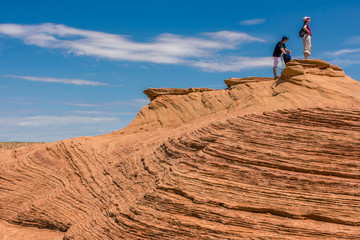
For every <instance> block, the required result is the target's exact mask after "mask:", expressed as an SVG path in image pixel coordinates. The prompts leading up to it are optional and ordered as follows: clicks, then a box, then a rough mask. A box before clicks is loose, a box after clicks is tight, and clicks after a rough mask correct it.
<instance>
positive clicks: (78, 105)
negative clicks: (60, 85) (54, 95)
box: [63, 103, 99, 107]
mask: <svg viewBox="0 0 360 240" xmlns="http://www.w3.org/2000/svg"><path fill="white" fill-rule="evenodd" d="M63 104H64V105H68V106H75V107H98V106H99V105H98V104H90V103H63Z"/></svg>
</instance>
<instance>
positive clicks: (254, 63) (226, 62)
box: [194, 57, 272, 72]
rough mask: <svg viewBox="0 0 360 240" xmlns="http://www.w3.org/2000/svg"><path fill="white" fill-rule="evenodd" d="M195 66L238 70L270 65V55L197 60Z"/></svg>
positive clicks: (215, 70)
mask: <svg viewBox="0 0 360 240" xmlns="http://www.w3.org/2000/svg"><path fill="white" fill-rule="evenodd" d="M194 65H195V66H197V67H199V68H201V69H203V70H205V71H209V72H229V71H231V72H238V71H241V70H244V69H248V68H260V67H271V66H272V62H271V57H258V58H255V57H228V58H225V59H223V60H221V59H220V60H217V61H198V62H195V63H194Z"/></svg>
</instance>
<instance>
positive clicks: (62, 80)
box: [3, 74, 108, 86]
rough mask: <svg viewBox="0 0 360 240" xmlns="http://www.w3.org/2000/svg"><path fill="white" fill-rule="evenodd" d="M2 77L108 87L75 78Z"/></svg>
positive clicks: (103, 84)
mask: <svg viewBox="0 0 360 240" xmlns="http://www.w3.org/2000/svg"><path fill="white" fill-rule="evenodd" d="M3 77H7V78H17V79H23V80H26V81H33V82H51V83H65V84H74V85H79V86H81V85H89V86H108V84H106V83H102V82H94V81H89V80H83V79H76V78H50V77H33V76H17V75H10V74H7V75H3Z"/></svg>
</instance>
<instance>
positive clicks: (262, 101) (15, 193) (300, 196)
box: [0, 60, 360, 240]
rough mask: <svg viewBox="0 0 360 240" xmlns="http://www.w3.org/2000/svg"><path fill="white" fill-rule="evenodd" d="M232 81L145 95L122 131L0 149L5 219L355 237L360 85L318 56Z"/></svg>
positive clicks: (208, 234)
mask: <svg viewBox="0 0 360 240" xmlns="http://www.w3.org/2000/svg"><path fill="white" fill-rule="evenodd" d="M226 83H227V85H228V87H229V88H228V89H224V90H213V91H201V90H199V91H197V90H196V91H191V92H190V91H188V92H186V91H187V90H180V91H179V90H175V91H174V89H173V90H166V89H160V90H151V92H150V90H149V91H147V93H148V96H149V97H150V98H152V99H151V100H152V101H151V102H150V104H149V105H148V106H145V107H144V108H143V109H142V110H141V111H140V112H139V114H138V115H137V117H136V118H135V119H134V121H133V122H132V123H131V124H130V125H129V126H127V127H126V128H125V129H122V130H119V131H116V132H113V133H110V134H107V135H102V136H97V137H80V138H74V139H67V140H63V141H60V142H54V143H48V144H44V145H34V146H28V147H22V148H19V149H15V150H3V151H1V152H0V219H1V220H3V221H6V224H5V225H6V226H8V225H9V224H11V227H12V228H13V227H14V226H16V225H17V226H21V229H20V228H19V230H17V231H20V232H26V231H27V230H26V229H28V228H29V229H31V231H33V230H34V227H36V228H39V229H43V230H41V231H44V229H45V230H47V231H48V230H49V229H50V230H52V232H54V231H55V232H57V233H59V234H63V235H64V239H67V240H70V239H87V240H89V239H99V240H100V239H101V240H106V239H358V238H359V236H360V83H359V82H357V81H355V80H353V79H351V78H350V77H348V76H346V75H345V74H344V72H343V71H342V70H341V69H340V68H338V67H336V66H332V65H330V64H328V63H326V62H324V61H320V60H307V61H305V60H293V61H291V62H290V63H288V65H287V67H286V68H285V69H284V70H283V72H282V76H281V78H280V79H278V80H277V81H270V80H269V79H267V78H248V79H228V80H226ZM237 83H238V84H237ZM2 226H4V224H3V225H1V222H0V231H1V229H5V230H4V235H6V234H8V235H9V233H8V232H6V229H8V228H9V227H7V228H6V226H5V227H2ZM30 227H31V228H30ZM29 231H30V230H29ZM39 231H40V230H39ZM0 234H1V232H0ZM0 236H1V235H0ZM58 236H59V235H57V236H54V237H53V238H52V237H51V236H50V235H49V239H56V237H58ZM15 237H16V236H15ZM14 239H16V238H14ZM19 239H20V238H19Z"/></svg>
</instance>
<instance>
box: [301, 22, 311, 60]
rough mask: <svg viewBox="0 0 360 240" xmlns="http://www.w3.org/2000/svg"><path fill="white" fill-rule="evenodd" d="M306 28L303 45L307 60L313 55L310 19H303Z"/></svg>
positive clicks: (304, 28)
mask: <svg viewBox="0 0 360 240" xmlns="http://www.w3.org/2000/svg"><path fill="white" fill-rule="evenodd" d="M303 22H304V26H303V30H304V35H303V37H302V39H303V44H304V57H305V59H309V56H310V55H311V36H312V34H311V29H310V26H309V23H310V17H304V18H303Z"/></svg>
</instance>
